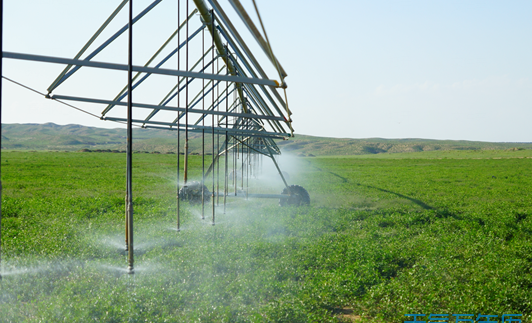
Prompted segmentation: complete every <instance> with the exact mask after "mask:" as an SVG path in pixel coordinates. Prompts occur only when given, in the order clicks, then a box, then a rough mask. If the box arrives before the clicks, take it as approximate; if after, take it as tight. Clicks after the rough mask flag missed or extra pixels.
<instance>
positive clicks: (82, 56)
mask: <svg viewBox="0 0 532 323" xmlns="http://www.w3.org/2000/svg"><path fill="white" fill-rule="evenodd" d="M164 1H177V2H178V13H177V24H176V26H177V28H176V29H175V30H174V31H173V32H172V33H171V35H170V36H169V37H168V39H167V40H166V41H165V42H164V43H163V44H162V45H161V46H160V47H159V48H158V49H157V50H155V51H154V53H153V55H152V56H151V58H150V59H149V60H148V61H147V62H146V63H145V64H144V65H143V66H136V65H133V60H132V56H133V54H134V51H133V30H134V29H136V28H135V25H136V23H138V22H139V21H140V20H141V19H143V18H144V17H146V16H148V15H149V14H152V12H156V10H155V8H156V7H157V6H158V5H159V4H160V3H162V2H163V0H155V1H153V2H152V3H151V4H149V5H148V6H146V7H145V8H144V9H143V10H141V11H140V12H139V13H138V14H137V15H136V16H135V17H133V0H123V1H121V2H120V4H119V5H118V6H117V8H116V9H115V10H114V11H113V12H112V13H111V15H110V16H109V17H108V18H107V19H106V20H105V22H104V23H103V24H102V25H101V26H100V27H99V29H98V30H97V31H96V33H95V34H94V35H93V36H92V37H91V38H90V39H89V41H88V42H87V43H86V44H85V45H84V46H83V47H82V49H81V50H80V51H79V52H78V53H77V54H76V55H75V57H74V58H72V59H71V58H64V57H51V56H42V55H33V54H24V53H15V52H3V51H2V58H3V59H4V58H5V59H16V60H29V61H35V62H44V63H54V64H63V65H66V67H65V68H64V70H63V71H62V72H61V73H60V74H59V75H58V76H57V77H56V79H55V80H54V81H53V82H52V84H50V86H49V87H48V89H47V92H48V94H47V96H46V97H47V98H49V99H53V100H62V101H73V102H84V103H91V104H100V105H105V108H104V109H103V111H102V113H101V119H102V120H108V121H121V122H126V123H127V125H128V126H127V183H126V249H127V250H128V264H129V272H130V273H134V266H133V264H134V255H133V203H132V195H133V194H132V185H131V182H132V141H133V136H132V127H133V126H134V125H137V126H139V127H142V128H153V129H166V130H171V131H176V132H177V146H178V169H177V176H178V181H177V182H178V194H177V230H178V231H179V230H180V225H181V224H180V216H179V214H180V206H179V204H180V197H179V195H180V194H179V190H180V188H179V185H180V172H181V170H180V167H181V166H180V161H179V155H180V140H181V138H180V137H181V136H182V134H183V133H184V135H185V142H184V152H183V154H184V167H183V174H184V181H183V184H184V186H183V188H184V189H186V188H187V184H188V167H187V166H188V156H189V147H188V140H189V136H188V134H189V132H195V133H201V134H202V140H203V148H202V149H203V155H204V157H203V163H204V162H205V151H204V150H205V135H206V134H209V133H210V135H211V136H212V153H211V155H212V161H211V163H210V166H209V167H208V169H207V171H205V165H204V166H203V167H204V168H203V169H204V170H203V176H202V178H203V179H202V183H201V184H202V187H204V185H203V184H204V183H205V181H206V179H207V177H208V176H209V175H211V174H212V200H213V201H212V224H213V225H214V223H215V197H216V199H217V203H220V201H219V199H220V198H219V197H220V196H223V197H224V211H225V201H226V197H227V196H228V195H229V187H228V169H229V166H228V159H229V154H233V155H234V156H235V157H238V156H241V159H242V168H241V171H242V173H243V172H244V170H246V172H248V174H249V172H253V170H251V169H250V168H249V167H248V166H244V165H245V164H246V165H250V164H251V163H252V161H254V160H257V163H258V160H259V159H258V158H259V156H266V157H269V158H271V159H272V161H273V162H274V164H275V166H276V168H277V170H278V171H279V175H280V176H281V178H282V180H283V182H284V184H285V186H286V188H287V189H288V192H289V194H290V188H289V186H288V183H287V182H286V180H285V178H284V176H283V174H282V172H281V170H280V168H279V166H278V165H277V162H276V161H275V157H274V156H275V155H278V154H280V150H279V148H278V147H277V145H276V143H275V142H274V140H273V139H286V138H288V137H291V136H293V132H294V130H293V128H292V119H291V114H292V113H291V111H290V110H289V108H288V104H287V102H286V101H285V99H283V97H282V95H281V94H280V93H279V91H278V90H279V89H286V83H285V82H284V78H285V77H286V76H287V75H286V72H285V71H284V69H283V68H282V66H281V64H280V63H279V61H278V60H277V59H276V57H275V56H274V55H273V53H272V51H271V48H270V46H269V44H268V43H267V41H265V40H264V38H263V36H262V35H261V33H260V32H259V31H258V29H257V27H256V26H255V25H254V23H253V21H252V20H251V19H250V17H249V15H248V14H247V12H246V11H245V9H244V7H243V6H242V5H241V4H240V2H239V0H228V1H229V3H230V4H231V6H232V7H233V9H234V10H235V11H236V13H237V14H238V16H239V17H240V18H241V20H242V23H243V24H244V25H245V26H246V27H247V28H248V30H249V31H250V33H251V35H252V36H253V38H254V39H255V40H256V41H257V43H258V45H259V48H261V49H262V50H263V51H264V54H265V55H266V57H267V58H268V59H269V61H270V62H269V63H271V64H273V67H275V69H276V70H277V71H278V73H279V77H280V80H278V81H277V80H273V79H270V78H269V77H268V76H267V74H266V72H265V71H264V69H263V67H262V66H261V64H260V63H259V61H258V60H257V58H256V57H255V56H254V55H253V53H252V51H251V50H250V49H249V47H248V45H247V44H246V42H245V41H244V40H243V38H242V37H241V35H240V33H239V32H238V30H237V29H236V28H235V27H234V25H233V23H232V22H231V20H230V19H229V17H228V16H227V14H226V13H225V11H224V10H223V9H222V7H221V6H220V4H219V3H218V1H217V0H207V2H208V4H207V3H206V2H205V1H204V0H164ZM190 1H192V2H193V3H194V6H195V8H194V9H193V10H190V8H189V2H190ZM180 3H184V7H185V10H186V13H185V15H184V17H185V19H184V20H183V21H180V17H181V16H182V14H181V13H180V12H179V11H180V9H179V8H180ZM127 4H129V21H128V23H127V24H126V25H124V26H123V27H122V28H120V29H118V30H117V31H116V32H115V33H113V34H112V36H110V37H109V38H108V39H105V40H103V41H101V42H98V41H99V36H101V34H102V33H103V32H104V31H105V30H108V29H109V25H110V24H111V22H112V21H113V20H114V19H115V18H116V17H117V15H118V14H119V13H120V12H121V11H122V10H123V9H124V8H126V5H127ZM2 7H3V1H2ZM139 28H140V27H139ZM190 29H192V30H193V32H192V33H190ZM126 32H127V33H126ZM124 34H127V36H128V38H129V42H128V63H127V64H117V63H109V62H102V61H98V60H95V58H96V56H97V55H99V54H101V53H102V52H104V51H105V50H106V48H108V47H109V45H111V44H112V43H114V42H116V41H117V39H119V38H120V36H122V35H124ZM206 34H207V37H205V35H206ZM182 36H184V37H183V38H182ZM183 39H184V40H183ZM176 40H177V45H175V44H174V45H172V44H173V42H175V41H176ZM193 44H196V45H197V46H196V47H201V51H200V53H201V54H200V55H197V56H199V57H196V58H197V59H196V60H195V61H194V64H192V66H190V65H189V58H191V57H192V56H193V55H190V54H189V48H190V47H191V46H193ZM199 45H200V46H199ZM95 46H97V47H96V49H94V50H92V51H91V52H87V51H88V50H89V48H91V47H95ZM196 49H198V48H196ZM0 50H1V49H0ZM198 50H199V49H198ZM198 50H196V51H198ZM182 56H184V60H185V64H184V65H185V66H184V68H183V66H182V63H181V62H180V60H181V59H183V58H182ZM176 59H177V62H178V64H177V68H176V67H175V66H171V67H169V65H170V63H171V62H172V61H175V60H176ZM82 68H96V69H105V70H116V71H127V72H128V79H127V84H126V85H125V86H124V88H123V89H122V90H121V91H120V92H119V93H118V94H117V95H116V96H115V97H114V98H89V97H83V96H72V95H64V94H57V93H56V92H57V91H58V89H59V88H60V86H61V85H62V84H64V83H65V82H67V81H69V79H70V78H71V77H72V76H73V75H74V74H76V73H79V71H80V69H82ZM209 70H210V71H209ZM0 72H1V64H0ZM154 76H158V77H164V78H166V79H167V82H168V84H174V86H172V87H171V89H170V90H169V91H167V93H166V95H164V96H163V97H162V98H161V99H160V100H158V101H157V102H138V101H134V100H133V98H132V97H133V94H134V93H135V92H134V91H136V90H138V89H141V88H142V86H143V83H146V81H147V80H149V79H151V78H152V77H154ZM176 77H177V81H176ZM199 83H201V85H199ZM194 90H195V95H194V96H192V95H189V94H191V93H189V92H193V91H194ZM175 101H177V105H173V104H172V102H175ZM121 107H127V113H126V117H124V116H123V112H122V113H120V111H119V110H120V108H121ZM0 109H1V106H0ZM133 111H135V113H136V114H137V111H142V113H143V114H144V115H145V116H144V117H143V118H133ZM168 111H172V112H175V113H176V116H175V118H174V117H172V118H171V119H168V115H167V114H166V115H165V116H166V117H161V114H162V112H168ZM113 113H114V114H115V115H113ZM220 138H221V139H222V143H220ZM215 148H216V149H215ZM221 157H224V158H223V159H224V160H225V165H223V166H222V167H224V172H223V174H224V177H225V178H224V180H223V181H224V188H223V192H220V187H219V175H220V170H219V168H220V163H219V161H220V158H221ZM233 160H234V165H233V169H234V171H233V173H234V179H233V182H234V186H235V187H234V196H242V195H243V193H242V192H243V189H244V181H243V177H242V190H240V191H239V190H238V189H237V176H236V175H235V174H236V170H237V169H238V167H237V165H236V160H237V158H233ZM215 172H217V174H218V181H217V183H218V184H217V186H216V187H215V182H216V179H215ZM0 185H1V182H0ZM0 187H1V186H0ZM0 194H1V188H0ZM244 195H245V196H246V197H248V196H254V197H266V198H284V197H286V196H281V195H275V194H268V195H266V194H262V195H261V194H252V195H251V194H248V192H247V190H246V193H245V194H244ZM203 196H204V194H203V188H202V200H203ZM202 202H203V201H202ZM204 214H205V203H202V217H203V218H204V216H205V215H204ZM0 239H1V213H0ZM0 256H1V254H0ZM0 274H1V272H0ZM0 277H1V276H0Z"/></svg>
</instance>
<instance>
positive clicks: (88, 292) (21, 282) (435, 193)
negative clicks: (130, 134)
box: [0, 152, 532, 322]
mask: <svg viewBox="0 0 532 323" xmlns="http://www.w3.org/2000/svg"><path fill="white" fill-rule="evenodd" d="M456 156H457V155H455V157H456ZM462 156H463V155H462ZM181 158H182V157H181ZM297 162H298V163H299V164H300V167H298V169H299V170H300V172H299V173H292V174H290V177H291V181H292V182H293V183H294V184H299V185H302V186H303V187H305V188H306V189H307V190H308V191H309V193H310V195H311V206H309V207H298V208H280V207H279V206H277V204H278V201H275V200H274V201H272V200H253V199H250V200H249V201H246V200H241V199H239V200H237V199H236V198H230V199H229V205H228V208H227V210H228V211H227V213H226V214H223V212H222V209H221V208H218V209H217V213H216V223H217V225H216V226H212V225H210V220H201V218H200V215H201V207H200V206H188V205H186V203H185V205H184V206H183V207H182V211H181V218H182V223H183V230H182V231H181V232H179V233H178V232H176V231H175V226H176V224H175V222H176V208H175V196H176V179H175V169H176V156H175V155H152V154H135V155H134V166H135V167H134V170H133V174H134V207H135V246H136V253H135V255H136V263H135V268H136V274H135V275H134V276H130V275H127V274H125V267H126V260H125V254H124V252H123V251H122V249H123V246H124V241H123V229H124V223H123V222H124V187H125V156H124V155H121V154H111V153H100V154H94V153H50V152H48V153H44V152H40V153H35V152H34V153H29V152H3V160H2V179H3V195H2V214H3V218H2V261H3V263H2V267H3V269H2V272H3V274H4V275H3V280H2V281H1V282H0V287H1V292H0V317H2V320H3V321H6V322H88V321H101V322H146V321H147V322H200V321H201V322H338V321H346V322H349V321H350V320H351V318H352V317H350V316H349V315H344V314H341V313H343V312H342V310H343V309H352V310H353V313H355V314H356V315H358V316H361V317H362V319H363V320H366V321H384V322H402V321H404V314H405V313H425V314H430V313H435V314H436V313H447V314H453V313H475V314H478V313H482V314H497V315H499V317H500V316H501V315H502V314H506V313H522V314H523V315H524V317H523V322H530V321H531V316H530V315H531V313H532V295H531V292H530V291H531V290H532V272H531V269H532V256H531V255H532V241H531V233H532V217H531V216H530V214H531V211H532V204H531V203H532V202H531V201H530V198H529V187H530V186H531V185H532V175H531V174H532V172H531V168H532V167H531V165H530V162H529V160H528V159H518V158H512V159H492V158H490V159H456V158H454V159H453V158H448V159H430V158H424V159H422V158H420V159H407V158H404V159H387V158H372V159H369V158H305V159H300V160H298V161H297ZM190 164H191V166H190V167H191V168H192V170H191V175H190V176H191V178H197V177H198V176H199V175H200V174H201V169H200V166H201V158H200V157H197V156H193V158H191V160H190ZM272 176H275V175H272ZM207 184H208V185H207V186H208V187H211V186H210V185H212V183H211V184H209V183H207ZM259 184H260V182H257V184H256V185H259ZM252 189H253V190H256V192H257V193H258V192H264V191H273V192H280V190H281V189H282V185H279V187H278V188H269V187H260V186H259V187H257V186H252ZM211 207H212V206H211V205H210V204H209V205H207V206H206V211H205V212H206V217H207V219H210V217H211V216H212V215H211V214H212V213H211V212H212V209H211Z"/></svg>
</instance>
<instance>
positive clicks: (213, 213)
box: [211, 10, 216, 225]
mask: <svg viewBox="0 0 532 323" xmlns="http://www.w3.org/2000/svg"><path fill="white" fill-rule="evenodd" d="M211 24H212V26H211V28H212V43H213V44H212V45H213V50H212V59H213V60H214V33H215V29H214V10H211ZM212 74H214V61H213V62H212ZM212 86H214V82H213V83H212ZM212 109H213V111H214V88H213V89H212ZM212 163H213V164H212V225H214V224H215V215H216V209H215V201H214V113H213V114H212Z"/></svg>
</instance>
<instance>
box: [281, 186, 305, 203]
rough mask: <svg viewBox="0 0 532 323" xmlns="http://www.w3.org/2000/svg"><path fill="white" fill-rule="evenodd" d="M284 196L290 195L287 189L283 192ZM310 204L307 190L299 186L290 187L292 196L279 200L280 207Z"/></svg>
mask: <svg viewBox="0 0 532 323" xmlns="http://www.w3.org/2000/svg"><path fill="white" fill-rule="evenodd" d="M281 194H283V195H289V194H288V189H287V188H286V187H285V188H284V189H283V191H282V192H281ZM309 204H310V195H309V194H308V192H307V190H306V189H304V188H303V187H302V186H299V185H290V195H289V196H288V198H282V199H279V206H290V205H294V206H301V205H309Z"/></svg>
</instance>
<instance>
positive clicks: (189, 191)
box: [179, 182, 211, 204]
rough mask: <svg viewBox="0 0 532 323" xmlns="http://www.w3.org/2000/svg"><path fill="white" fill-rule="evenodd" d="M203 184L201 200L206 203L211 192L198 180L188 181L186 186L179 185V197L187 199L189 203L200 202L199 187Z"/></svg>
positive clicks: (183, 199)
mask: <svg viewBox="0 0 532 323" xmlns="http://www.w3.org/2000/svg"><path fill="white" fill-rule="evenodd" d="M202 186H203V200H204V202H205V203H208V202H209V201H210V200H211V192H209V190H208V189H207V186H205V185H201V183H200V182H189V183H187V186H183V187H181V189H180V190H179V199H180V200H182V201H188V202H189V203H190V204H201V192H202V190H201V188H202Z"/></svg>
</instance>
